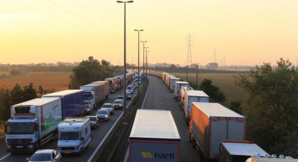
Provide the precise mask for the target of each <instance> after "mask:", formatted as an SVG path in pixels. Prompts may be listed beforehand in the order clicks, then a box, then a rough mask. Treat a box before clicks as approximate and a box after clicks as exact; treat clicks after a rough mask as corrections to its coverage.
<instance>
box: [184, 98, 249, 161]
mask: <svg viewBox="0 0 298 162" xmlns="http://www.w3.org/2000/svg"><path fill="white" fill-rule="evenodd" d="M245 133H246V120H245V117H244V116H242V115H240V114H237V113H236V112H234V111H232V110H230V109H228V108H226V107H224V106H222V105H220V104H219V103H205V102H193V103H192V113H191V119H190V122H189V141H190V142H191V143H192V144H193V145H194V147H196V148H198V149H199V150H200V151H201V153H202V154H203V155H204V156H203V157H205V158H206V159H207V160H218V158H219V145H220V143H221V142H222V141H224V140H238V141H244V140H245Z"/></svg>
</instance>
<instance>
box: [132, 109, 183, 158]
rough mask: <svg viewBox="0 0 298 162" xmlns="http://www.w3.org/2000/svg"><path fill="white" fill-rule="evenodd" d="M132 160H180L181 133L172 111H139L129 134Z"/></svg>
mask: <svg viewBox="0 0 298 162" xmlns="http://www.w3.org/2000/svg"><path fill="white" fill-rule="evenodd" d="M129 159H130V162H140V161H142V162H178V161H180V135H179V132H178V129H177V127H176V124H175V121H174V119H173V116H172V114H171V112H170V111H166V110H148V109H147V110H145V109H141V110H138V111H137V114H136V117H135V120H134V123H133V127H132V130H131V133H130V136H129Z"/></svg>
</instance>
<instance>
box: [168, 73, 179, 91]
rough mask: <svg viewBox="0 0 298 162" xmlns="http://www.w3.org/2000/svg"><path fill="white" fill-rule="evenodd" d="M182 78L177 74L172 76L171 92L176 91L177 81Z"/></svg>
mask: <svg viewBox="0 0 298 162" xmlns="http://www.w3.org/2000/svg"><path fill="white" fill-rule="evenodd" d="M179 80H180V78H176V77H175V76H172V77H170V83H169V89H170V92H174V88H175V83H176V82H178V81H179Z"/></svg>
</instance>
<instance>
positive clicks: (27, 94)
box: [23, 83, 37, 101]
mask: <svg viewBox="0 0 298 162" xmlns="http://www.w3.org/2000/svg"><path fill="white" fill-rule="evenodd" d="M34 98H37V92H36V90H35V89H34V88H33V83H30V84H29V85H28V86H24V87H23V100H24V101H28V100H31V99H34Z"/></svg>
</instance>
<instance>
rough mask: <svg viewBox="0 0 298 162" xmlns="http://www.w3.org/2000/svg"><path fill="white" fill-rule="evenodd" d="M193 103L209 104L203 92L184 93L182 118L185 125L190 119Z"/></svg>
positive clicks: (191, 91)
mask: <svg viewBox="0 0 298 162" xmlns="http://www.w3.org/2000/svg"><path fill="white" fill-rule="evenodd" d="M193 102H209V96H208V95H207V94H206V93H205V92H204V91H199V90H190V91H185V96H184V114H185V115H184V117H185V120H186V123H187V124H188V122H189V120H190V117H191V104H192V103H193Z"/></svg>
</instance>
